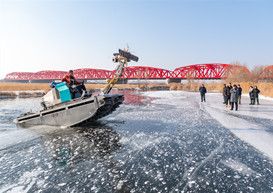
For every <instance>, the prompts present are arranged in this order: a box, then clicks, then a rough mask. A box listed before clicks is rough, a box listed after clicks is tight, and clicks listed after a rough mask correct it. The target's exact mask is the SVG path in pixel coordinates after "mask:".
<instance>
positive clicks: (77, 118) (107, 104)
mask: <svg viewBox="0 0 273 193" xmlns="http://www.w3.org/2000/svg"><path fill="white" fill-rule="evenodd" d="M123 100H124V98H123V95H118V94H115V95H101V96H91V97H89V98H87V99H82V100H78V101H73V102H69V103H64V104H61V105H58V106H56V107H54V108H51V109H47V110H43V111H40V112H37V113H33V114H26V115H23V116H20V117H18V118H17V119H16V122H17V124H18V125H20V126H22V127H28V126H33V125H50V126H61V127H71V126H76V125H77V126H78V125H81V124H87V123H89V122H92V121H95V120H97V119H99V118H102V117H104V116H106V115H108V114H110V113H111V112H113V111H114V110H115V109H116V108H117V107H118V106H119V105H120V104H121V103H122V102H123Z"/></svg>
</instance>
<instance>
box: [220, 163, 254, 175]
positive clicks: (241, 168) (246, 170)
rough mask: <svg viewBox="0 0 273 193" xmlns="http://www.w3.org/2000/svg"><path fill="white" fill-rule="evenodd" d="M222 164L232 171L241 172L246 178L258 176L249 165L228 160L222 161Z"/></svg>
mask: <svg viewBox="0 0 273 193" xmlns="http://www.w3.org/2000/svg"><path fill="white" fill-rule="evenodd" d="M221 163H222V164H224V165H225V166H227V167H229V168H231V169H232V170H235V171H237V172H239V173H240V174H243V175H246V176H250V175H255V174H257V172H255V171H254V170H252V169H251V168H250V167H248V166H247V165H245V164H243V163H241V162H240V161H237V160H233V159H227V160H222V161H221Z"/></svg>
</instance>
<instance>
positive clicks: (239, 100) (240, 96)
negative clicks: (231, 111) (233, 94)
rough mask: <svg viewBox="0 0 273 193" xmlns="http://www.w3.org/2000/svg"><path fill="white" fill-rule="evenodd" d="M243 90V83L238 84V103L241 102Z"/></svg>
mask: <svg viewBox="0 0 273 193" xmlns="http://www.w3.org/2000/svg"><path fill="white" fill-rule="evenodd" d="M242 92H243V89H242V87H241V85H240V84H238V103H239V105H240V104H241V98H242Z"/></svg>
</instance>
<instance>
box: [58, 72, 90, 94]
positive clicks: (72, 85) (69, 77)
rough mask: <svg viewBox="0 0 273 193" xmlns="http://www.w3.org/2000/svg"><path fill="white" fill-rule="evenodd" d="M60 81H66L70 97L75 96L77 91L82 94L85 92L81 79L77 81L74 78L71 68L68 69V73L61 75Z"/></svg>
mask: <svg viewBox="0 0 273 193" xmlns="http://www.w3.org/2000/svg"><path fill="white" fill-rule="evenodd" d="M62 82H66V83H67V85H68V86H69V89H70V91H71V94H72V98H75V94H76V93H77V91H78V92H80V93H81V95H82V96H83V95H84V94H85V93H86V88H85V86H84V84H83V81H82V82H79V81H77V80H76V78H75V76H74V72H73V70H69V72H68V74H66V75H65V76H64V77H63V79H62Z"/></svg>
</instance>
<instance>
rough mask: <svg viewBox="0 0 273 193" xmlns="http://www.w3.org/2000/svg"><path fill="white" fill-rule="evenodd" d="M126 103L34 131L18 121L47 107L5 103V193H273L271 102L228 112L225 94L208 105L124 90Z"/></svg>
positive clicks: (0, 184)
mask: <svg viewBox="0 0 273 193" xmlns="http://www.w3.org/2000/svg"><path fill="white" fill-rule="evenodd" d="M128 94H129V95H128ZM125 99H126V100H125V101H126V102H125V103H124V104H123V105H121V106H120V108H118V109H117V110H116V111H115V112H114V113H112V114H110V115H109V116H107V117H104V118H103V119H101V120H99V121H97V122H95V123H93V124H90V125H88V126H86V127H78V128H51V127H44V126H41V127H33V128H27V129H22V128H17V127H15V125H14V123H13V122H12V120H13V119H14V118H15V117H16V116H18V115H19V114H20V113H23V112H25V111H28V110H29V109H34V108H37V104H38V105H39V103H38V102H39V101H38V100H35V99H24V100H23V99H20V100H18V99H15V100H10V101H4V102H2V101H0V107H1V109H0V136H2V137H3V138H4V136H5V139H6V140H5V141H1V145H2V149H0V174H1V178H0V192H16V191H17V192H102V193H107V192H183V191H184V192H271V191H272V190H273V189H272V187H273V165H272V160H271V159H270V158H268V157H267V156H265V155H264V154H263V153H265V154H266V155H269V153H268V151H269V150H265V149H264V148H267V144H270V141H272V140H271V133H272V132H271V129H272V128H271V125H272V118H271V117H270V116H271V113H272V112H271V109H270V108H271V107H270V105H271V101H267V100H261V104H262V105H260V106H251V107H250V106H249V105H248V104H247V103H248V100H247V98H243V105H241V106H240V109H239V111H238V112H230V111H229V110H227V109H225V107H224V106H223V104H222V97H221V95H219V94H208V95H207V101H208V102H207V103H202V104H201V103H200V102H199V101H200V96H199V94H198V93H187V92H182V91H153V92H145V93H140V92H135V93H134V92H133V93H132V92H130V93H126V92H125ZM250 110H251V111H250ZM250 133H251V135H252V136H253V138H251V135H250ZM255 136H256V138H254V137H255ZM257 136H259V138H260V139H259V138H257ZM9 139H10V140H9ZM254 142H255V143H258V144H255V143H254ZM262 144H263V145H264V146H262ZM253 146H254V147H253Z"/></svg>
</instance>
